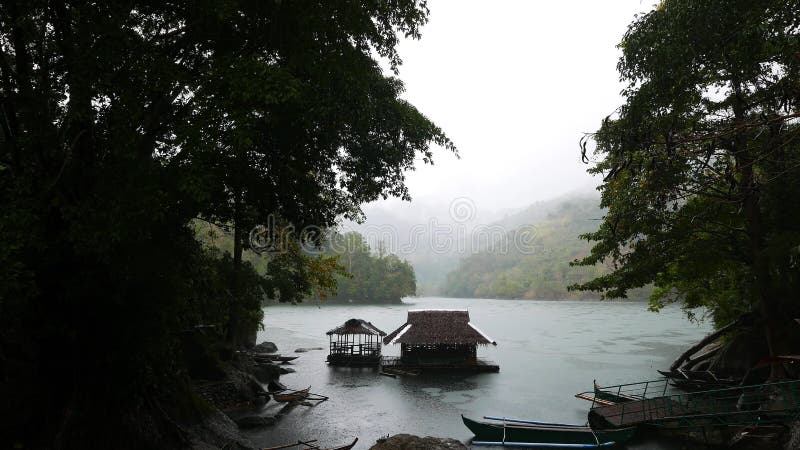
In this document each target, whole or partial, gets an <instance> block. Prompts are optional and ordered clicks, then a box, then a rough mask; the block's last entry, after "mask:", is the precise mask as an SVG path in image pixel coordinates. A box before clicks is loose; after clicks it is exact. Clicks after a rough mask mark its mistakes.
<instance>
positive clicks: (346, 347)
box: [326, 319, 386, 366]
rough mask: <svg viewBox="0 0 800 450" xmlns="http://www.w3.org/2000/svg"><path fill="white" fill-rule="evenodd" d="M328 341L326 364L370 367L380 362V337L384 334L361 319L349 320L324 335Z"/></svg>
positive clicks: (384, 334)
mask: <svg viewBox="0 0 800 450" xmlns="http://www.w3.org/2000/svg"><path fill="white" fill-rule="evenodd" d="M326 334H327V335H328V337H329V341H330V354H328V364H331V365H334V366H370V365H378V363H380V361H381V337H382V336H386V333H384V332H383V331H381V330H379V329H378V328H376V327H375V325H373V324H371V323H370V322H367V321H365V320H361V319H350V320H348V321H347V322H345V323H344V324H342V325H340V326H338V327H336V328H334V329H332V330H331V331H328V332H327V333H326Z"/></svg>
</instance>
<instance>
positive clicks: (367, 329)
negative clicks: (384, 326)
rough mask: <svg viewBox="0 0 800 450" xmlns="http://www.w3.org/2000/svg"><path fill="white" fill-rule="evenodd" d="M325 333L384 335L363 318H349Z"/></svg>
mask: <svg viewBox="0 0 800 450" xmlns="http://www.w3.org/2000/svg"><path fill="white" fill-rule="evenodd" d="M325 334H327V335H328V336H330V335H332V334H371V335H375V336H386V333H384V332H383V331H381V330H379V329H378V328H377V327H376V326H375V325H373V324H372V323H370V322H367V321H366V320H363V319H350V320H348V321H347V322H345V323H343V324H342V325H339V326H338V327H336V328H334V329H332V330H330V331H328V332H327V333H325Z"/></svg>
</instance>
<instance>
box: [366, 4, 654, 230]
mask: <svg viewBox="0 0 800 450" xmlns="http://www.w3.org/2000/svg"><path fill="white" fill-rule="evenodd" d="M429 7H430V10H431V14H430V22H429V23H428V24H427V25H426V26H425V27H423V29H422V39H421V40H417V41H414V40H406V41H404V42H402V44H401V45H400V46H399V52H400V55H401V57H402V58H403V65H402V66H401V67H400V78H401V79H402V80H403V81H404V82H405V85H406V89H407V91H406V93H405V95H404V97H405V98H406V99H408V100H409V101H410V102H411V103H413V104H414V105H415V106H417V107H418V108H419V109H420V110H421V111H422V112H423V113H424V114H425V115H427V116H428V117H430V118H431V119H432V120H433V121H434V122H435V123H436V124H438V125H439V126H440V127H442V128H443V129H444V130H445V132H446V133H447V134H448V136H449V137H450V138H451V139H452V140H453V141H454V142H455V143H456V145H457V146H458V148H459V151H460V153H461V159H456V158H455V157H454V156H452V155H451V154H447V153H446V152H445V151H444V150H439V151H437V152H435V165H434V166H423V164H422V162H421V161H420V162H419V163H418V165H417V166H418V168H417V170H416V171H415V172H410V173H408V186H409V188H410V190H411V195H412V196H413V197H414V200H415V203H417V202H420V203H425V204H449V203H450V202H451V201H452V200H453V199H454V198H458V197H467V198H470V199H471V200H472V201H473V202H474V203H475V205H476V206H477V208H478V209H479V210H482V211H484V212H485V211H487V210H493V211H498V210H502V209H514V208H521V207H524V206H527V205H529V204H531V203H533V202H535V201H538V200H546V199H550V198H553V197H557V196H560V195H563V194H567V193H570V192H573V191H591V190H592V189H593V186H595V185H596V184H597V180H596V179H594V178H592V177H591V176H590V175H588V174H587V173H586V169H587V166H586V165H585V164H583V163H581V161H580V151H579V147H578V141H579V139H580V138H581V136H582V133H584V132H588V131H595V130H596V129H597V128H598V127H599V125H600V121H601V120H602V119H603V117H605V116H607V115H608V114H610V113H612V112H613V111H614V110H615V109H616V108H617V107H618V106H619V105H620V104H621V103H622V99H621V97H620V95H619V91H620V90H621V88H622V85H621V84H620V83H619V75H618V73H617V71H616V64H617V60H618V58H619V54H620V52H619V50H618V49H617V48H616V44H617V43H619V41H620V39H621V38H622V36H623V34H624V33H625V30H626V29H627V26H628V24H629V23H630V22H631V21H632V20H633V16H634V14H636V13H637V12H645V11H647V10H649V9H651V8H652V7H653V6H652V0H651V1H644V2H642V1H640V0H607V1H597V0H582V1H554V2H540V1H524V0H520V1H510V0H505V1H496V2H486V1H463V0H459V1H456V0H431V1H430V4H429ZM397 206H398V205H397V204H396V202H395V201H392V200H390V201H388V202H378V203H376V204H372V205H368V206H367V207H366V208H365V211H366V212H367V215H368V217H369V212H370V210H371V209H374V208H376V207H377V208H380V209H385V208H397ZM401 208H403V207H401ZM368 220H369V219H368Z"/></svg>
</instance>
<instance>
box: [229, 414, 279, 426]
mask: <svg viewBox="0 0 800 450" xmlns="http://www.w3.org/2000/svg"><path fill="white" fill-rule="evenodd" d="M235 422H236V425H237V426H238V427H239V428H260V427H266V426H268V425H274V424H275V418H274V417H270V416H245V417H240V418H238V419H236V420H235Z"/></svg>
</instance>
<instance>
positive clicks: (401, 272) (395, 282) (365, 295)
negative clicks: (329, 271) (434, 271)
mask: <svg viewBox="0 0 800 450" xmlns="http://www.w3.org/2000/svg"><path fill="white" fill-rule="evenodd" d="M323 248H324V249H325V254H326V255H332V256H334V257H335V258H337V259H338V262H339V263H340V264H341V265H342V268H343V273H340V274H338V276H337V283H336V285H337V286H336V290H335V292H334V293H332V295H330V297H329V298H330V299H331V300H334V301H336V300H345V301H357V302H364V303H397V302H399V301H400V300H401V299H402V298H403V297H407V296H409V295H415V294H416V291H417V283H416V277H415V275H414V268H413V267H412V266H411V264H409V263H408V262H407V261H404V260H401V259H400V258H398V257H397V256H396V255H392V254H388V255H385V254H382V253H381V250H379V251H378V252H377V254H375V255H373V254H372V251H371V249H370V247H369V244H367V242H366V240H365V239H364V237H363V236H362V235H361V234H360V233H357V232H355V231H351V232H348V233H344V234H339V233H330V234H329V235H328V237H327V238H326V241H325V245H324V247H323Z"/></svg>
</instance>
